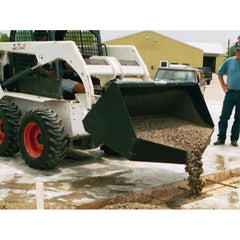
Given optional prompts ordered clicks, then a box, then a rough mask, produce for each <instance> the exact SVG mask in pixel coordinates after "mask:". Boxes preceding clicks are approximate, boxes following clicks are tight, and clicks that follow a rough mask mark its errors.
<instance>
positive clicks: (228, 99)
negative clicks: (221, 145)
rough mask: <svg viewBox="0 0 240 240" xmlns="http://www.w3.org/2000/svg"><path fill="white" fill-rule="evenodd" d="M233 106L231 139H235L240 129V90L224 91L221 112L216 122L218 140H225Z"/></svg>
mask: <svg viewBox="0 0 240 240" xmlns="http://www.w3.org/2000/svg"><path fill="white" fill-rule="evenodd" d="M234 106H235V114H234V122H233V125H232V130H231V141H237V140H238V138H239V130H240V92H230V91H228V92H226V95H225V98H224V102H223V107H222V113H221V116H220V120H219V122H218V129H219V134H218V140H222V141H225V139H226V132H227V127H228V120H229V119H230V117H231V114H232V111H233V108H234Z"/></svg>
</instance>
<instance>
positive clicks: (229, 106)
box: [214, 42, 240, 147]
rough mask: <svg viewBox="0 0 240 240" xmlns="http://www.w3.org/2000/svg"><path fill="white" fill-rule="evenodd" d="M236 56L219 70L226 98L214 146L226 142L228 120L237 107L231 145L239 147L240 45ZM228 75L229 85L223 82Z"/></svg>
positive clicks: (236, 49)
mask: <svg viewBox="0 0 240 240" xmlns="http://www.w3.org/2000/svg"><path fill="white" fill-rule="evenodd" d="M235 54H236V56H234V57H231V58H228V59H227V60H226V61H225V62H224V63H223V64H222V66H221V67H220V68H219V70H218V72H217V74H218V79H219V82H220V84H221V86H222V89H223V91H224V92H225V98H224V102H223V107H222V113H221V116H220V120H219V122H218V128H219V134H218V140H217V141H216V142H215V143H214V145H220V144H224V143H225V140H226V132H227V126H228V120H229V119H230V116H231V114H232V111H233V108H234V107H235V114H234V122H233V125H232V129H231V136H230V138H231V144H232V146H235V147H237V146H238V143H237V141H238V138H239V131H240V44H239V42H236V44H235ZM224 74H227V83H225V82H224V80H223V75H224Z"/></svg>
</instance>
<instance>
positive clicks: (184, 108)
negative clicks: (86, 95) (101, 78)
mask: <svg viewBox="0 0 240 240" xmlns="http://www.w3.org/2000/svg"><path fill="white" fill-rule="evenodd" d="M83 124H84V127H85V130H86V131H87V132H89V133H90V134H91V135H92V136H94V137H95V138H97V139H98V140H100V141H101V142H102V143H104V145H106V146H107V147H108V148H110V149H112V150H114V151H115V152H117V153H118V154H120V155H122V156H124V157H125V158H127V159H129V160H136V161H148V162H166V163H186V161H187V154H190V153H191V151H192V149H196V148H200V149H201V150H200V154H202V153H203V151H204V149H205V148H206V147H207V145H208V144H209V141H210V137H211V134H212V132H213V127H214V124H213V121H212V119H211V116H210V114H209V111H208V109H207V106H206V103H205V101H204V98H203V96H202V93H201V91H200V89H199V86H198V84H195V83H181V84H163V83H159V82H152V81H151V82H150V81H149V82H124V81H121V82H120V81H119V82H118V81H116V82H113V83H112V84H111V85H110V86H109V87H108V88H107V90H106V91H105V93H104V94H103V95H102V97H101V98H100V99H99V100H98V101H97V103H96V104H95V105H94V106H93V108H92V110H91V111H90V112H89V113H88V114H87V116H86V117H85V119H84V120H83ZM189 149H190V150H189Z"/></svg>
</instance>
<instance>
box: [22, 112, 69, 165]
mask: <svg viewBox="0 0 240 240" xmlns="http://www.w3.org/2000/svg"><path fill="white" fill-rule="evenodd" d="M67 143H68V141H67V135H66V134H65V133H64V126H63V124H62V120H61V118H59V117H58V115H57V113H55V112H54V111H52V110H48V109H44V110H43V109H33V110H30V111H28V112H26V113H25V115H24V116H23V118H22V120H21V122H20V126H19V146H20V151H21V153H22V158H23V159H24V160H25V163H26V164H27V165H29V166H30V167H31V168H35V169H53V168H55V167H56V166H57V165H58V164H59V163H60V162H61V161H62V159H63V158H64V156H65V151H66V147H67Z"/></svg>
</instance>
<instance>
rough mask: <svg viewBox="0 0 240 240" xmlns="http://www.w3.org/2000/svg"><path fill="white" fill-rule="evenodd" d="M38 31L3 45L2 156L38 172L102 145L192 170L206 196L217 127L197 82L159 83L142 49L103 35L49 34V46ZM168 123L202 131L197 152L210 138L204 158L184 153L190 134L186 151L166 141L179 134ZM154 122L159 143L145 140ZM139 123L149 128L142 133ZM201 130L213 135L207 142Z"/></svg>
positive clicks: (0, 90)
mask: <svg viewBox="0 0 240 240" xmlns="http://www.w3.org/2000/svg"><path fill="white" fill-rule="evenodd" d="M37 32H38V34H41V31H11V35H10V42H7V43H0V79H1V82H0V155H2V156H10V155H13V154H15V153H17V152H18V151H19V150H20V152H21V154H22V157H23V159H24V160H25V162H26V164H27V165H29V166H30V167H32V168H36V169H50V168H54V167H56V166H57V165H58V164H59V163H60V162H61V160H62V159H63V158H64V154H65V152H66V150H67V149H68V148H72V149H73V148H76V149H91V148H96V147H99V146H101V149H103V150H104V151H105V152H106V153H109V152H114V153H117V154H120V155H122V156H123V157H125V158H127V159H129V160H136V161H149V162H165V163H179V164H186V165H187V167H186V171H187V172H189V175H190V178H191V179H190V180H189V182H191V183H190V185H191V186H194V187H192V188H195V189H197V188H198V189H200V190H201V188H202V187H201V186H200V185H201V184H202V183H201V182H200V181H199V176H200V174H201V173H202V168H201V165H202V163H201V161H200V160H199V156H201V154H202V153H203V151H204V149H205V148H206V146H207V145H208V143H209V139H210V136H211V134H212V130H213V122H212V119H211V116H210V114H209V112H208V109H207V107H206V104H205V101H204V99H203V96H202V94H201V92H200V89H199V86H198V84H197V83H193V82H190V83H188V82H186V83H181V84H174V83H173V84H171V83H160V82H155V81H153V80H151V79H150V76H149V72H148V70H147V67H146V66H145V64H144V61H143V60H142V58H141V57H140V55H139V53H138V51H137V49H136V48H135V47H134V46H106V45H104V44H102V43H101V39H100V34H99V31H42V32H45V33H44V34H46V33H47V38H46V39H45V41H43V40H41V39H39V38H38V39H37V38H36V33H37ZM63 63H67V64H68V65H70V66H71V70H68V69H64V66H63V65H64V64H63ZM40 68H41V69H46V71H51V72H52V73H54V74H53V77H49V76H46V75H44V74H42V72H41V71H39V69H40ZM64 78H67V79H73V80H75V81H78V82H81V83H82V84H83V86H84V88H85V93H78V94H69V93H66V92H64V91H63V90H62V88H61V80H62V79H64ZM163 116H170V117H174V119H182V120H184V121H187V122H191V123H192V124H193V125H194V126H195V127H196V128H195V129H197V130H196V132H191V134H192V136H197V140H196V137H195V138H193V137H192V139H191V140H190V142H191V144H190V145H191V146H193V147H195V148H196V146H197V147H198V148H199V146H198V140H199V139H203V144H202V145H201V146H200V150H199V151H198V155H197V157H195V158H193V159H191V157H189V156H190V155H191V154H190V152H191V151H190V152H189V151H188V150H186V149H184V145H185V144H182V142H183V141H184V140H185V135H181V134H180V135H181V136H180V139H178V140H177V142H179V143H180V142H181V144H182V145H183V146H180V145H181V144H179V145H178V143H176V144H172V143H171V144H170V143H168V140H164V141H163V142H161V132H159V131H160V130H166V129H167V130H169V132H170V130H171V128H172V126H168V122H169V121H165V122H164V124H163V121H162V120H161V118H162V117H163ZM146 119H147V120H146ZM149 119H150V120H151V119H154V121H155V125H154V127H153V128H151V129H150V131H151V133H150V135H151V137H152V136H154V133H156V132H157V133H158V136H157V137H156V136H155V138H153V139H154V140H153V141H152V140H151V137H150V139H149V138H146V137H143V136H142V135H141V133H142V132H144V131H148V127H149V126H150V125H151V123H149ZM139 124H140V125H141V124H143V125H144V124H145V125H144V127H143V128H141V129H140V131H139V127H138V126H139ZM181 128H183V129H184V124H182V125H181ZM199 128H206V129H207V132H205V133H204V138H203V136H202V135H201V136H200V135H199V131H198V129H199ZM138 131H139V132H140V134H139V132H138ZM171 134H172V133H171ZM173 134H174V133H173ZM183 134H184V133H183ZM167 135H168V133H167ZM159 139H160V140H159ZM173 139H175V140H176V139H177V137H175V136H173ZM171 141H172V140H171ZM194 141H195V142H196V143H194ZM194 144H195V145H196V146H195V145H194ZM196 179H197V180H196ZM196 186H198V187H196ZM199 186H200V187H199ZM196 191H197V192H199V191H198V190H196Z"/></svg>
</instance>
